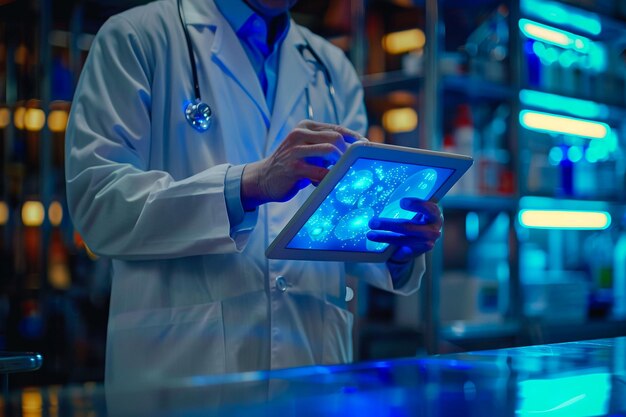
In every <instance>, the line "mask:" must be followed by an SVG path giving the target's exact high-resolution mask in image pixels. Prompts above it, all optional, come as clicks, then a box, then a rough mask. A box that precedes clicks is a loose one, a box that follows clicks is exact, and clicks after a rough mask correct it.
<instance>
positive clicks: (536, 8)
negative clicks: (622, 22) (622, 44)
mask: <svg viewBox="0 0 626 417" xmlns="http://www.w3.org/2000/svg"><path fill="white" fill-rule="evenodd" d="M520 8H521V10H522V12H523V13H524V14H526V15H529V16H533V17H536V18H538V19H542V20H545V21H548V22H550V23H554V24H556V25H558V26H564V27H568V28H571V29H573V30H575V31H578V32H585V33H588V34H590V35H594V36H597V35H599V34H600V33H601V32H602V22H601V21H600V17H599V16H598V15H597V14H596V13H591V12H585V11H582V10H579V9H574V8H572V7H568V6H566V5H564V4H560V3H555V2H552V1H545V0H522V2H521V4H520Z"/></svg>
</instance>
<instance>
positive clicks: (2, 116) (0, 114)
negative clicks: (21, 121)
mask: <svg viewBox="0 0 626 417" xmlns="http://www.w3.org/2000/svg"><path fill="white" fill-rule="evenodd" d="M9 123H11V111H10V110H9V109H8V108H6V107H0V129H4V128H5V127H7V126H8V125H9Z"/></svg>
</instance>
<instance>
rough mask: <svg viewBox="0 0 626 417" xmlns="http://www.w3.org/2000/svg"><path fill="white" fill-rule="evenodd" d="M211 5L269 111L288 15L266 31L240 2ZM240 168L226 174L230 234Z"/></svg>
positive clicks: (237, 213)
mask: <svg viewBox="0 0 626 417" xmlns="http://www.w3.org/2000/svg"><path fill="white" fill-rule="evenodd" d="M215 4H216V5H217V8H218V9H219V11H220V12H221V13H222V15H223V16H224V18H225V19H226V21H228V24H229V25H230V26H231V27H232V29H233V31H234V32H235V33H236V34H237V38H239V41H240V42H241V45H242V46H243V49H244V51H245V52H246V55H247V56H248V59H249V60H250V63H251V64H252V67H253V68H254V72H255V73H256V75H257V78H258V79H259V83H260V84H261V87H262V88H263V93H264V94H265V100H266V102H267V107H268V108H269V109H270V111H272V109H273V107H274V100H275V98H276V85H277V82H278V58H279V55H280V46H281V45H282V42H283V40H284V39H285V37H286V36H287V32H288V31H289V26H290V20H289V15H288V14H287V13H285V14H283V15H280V16H277V17H275V18H274V19H275V21H274V22H273V25H274V26H273V27H272V28H270V27H268V23H267V22H266V21H265V19H263V18H262V17H261V16H259V15H258V14H257V13H256V12H255V11H254V10H252V9H251V8H250V7H249V6H248V5H247V4H246V3H245V2H244V1H243V0H215ZM270 29H273V30H274V32H275V33H272V32H271V30H270ZM244 167H245V165H236V166H232V167H230V168H229V169H228V171H227V172H226V179H225V184H224V196H225V199H226V210H227V212H228V219H229V221H230V225H231V235H233V234H234V233H236V232H237V230H238V229H239V228H238V227H237V226H239V225H240V224H241V222H242V221H243V219H244V210H243V206H242V204H241V175H242V174H243V169H244Z"/></svg>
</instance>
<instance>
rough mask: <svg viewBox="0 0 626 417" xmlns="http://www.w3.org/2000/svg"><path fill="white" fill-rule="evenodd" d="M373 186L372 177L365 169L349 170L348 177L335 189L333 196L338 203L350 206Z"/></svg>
mask: <svg viewBox="0 0 626 417" xmlns="http://www.w3.org/2000/svg"><path fill="white" fill-rule="evenodd" d="M373 184H374V175H373V174H372V172H371V171H369V170H365V169H363V170H360V171H354V170H350V173H349V174H348V176H347V177H346V178H345V180H344V181H342V184H341V186H340V187H339V188H337V191H336V192H335V196H336V197H337V200H338V201H339V202H341V203H343V204H346V205H348V206H352V205H353V204H355V203H356V202H357V200H358V198H359V196H360V195H361V194H362V193H363V192H365V191H367V189H368V188H370V187H371V186H372V185H373Z"/></svg>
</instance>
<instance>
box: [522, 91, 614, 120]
mask: <svg viewBox="0 0 626 417" xmlns="http://www.w3.org/2000/svg"><path fill="white" fill-rule="evenodd" d="M519 99H520V101H521V102H522V104H525V105H526V106H530V107H537V108H540V109H545V110H551V111H556V112H559V113H567V114H571V115H572V116H578V117H588V118H591V119H594V118H607V117H608V116H609V108H608V107H607V106H606V105H604V104H598V103H596V102H593V101H589V100H580V99H577V98H570V97H565V96H559V95H556V94H550V93H543V92H540V91H533V90H521V91H520V92H519Z"/></svg>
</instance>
